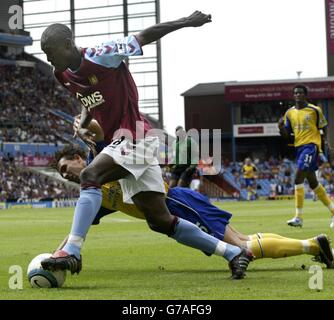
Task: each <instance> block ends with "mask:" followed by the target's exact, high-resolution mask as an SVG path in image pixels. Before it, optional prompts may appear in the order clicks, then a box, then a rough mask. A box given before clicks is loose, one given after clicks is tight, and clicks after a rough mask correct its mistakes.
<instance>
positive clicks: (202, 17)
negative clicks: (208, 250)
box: [186, 11, 212, 27]
mask: <svg viewBox="0 0 334 320" xmlns="http://www.w3.org/2000/svg"><path fill="white" fill-rule="evenodd" d="M208 22H212V20H211V14H204V13H202V12H201V11H195V12H194V13H192V14H191V15H190V16H189V17H187V18H186V25H187V26H189V27H200V26H202V25H203V24H205V23H208Z"/></svg>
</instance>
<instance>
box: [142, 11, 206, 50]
mask: <svg viewBox="0 0 334 320" xmlns="http://www.w3.org/2000/svg"><path fill="white" fill-rule="evenodd" d="M208 22H211V14H204V13H202V12H200V11H195V12H194V13H193V14H191V15H190V16H189V17H185V18H181V19H178V20H175V21H169V22H163V23H158V24H156V25H154V26H151V27H149V28H147V29H145V30H143V31H141V32H140V33H138V34H136V38H137V40H138V42H139V43H140V45H141V46H144V45H146V44H149V43H151V42H154V41H157V40H159V39H160V38H162V37H163V36H165V35H166V34H168V33H170V32H173V31H176V30H178V29H181V28H185V27H200V26H202V25H203V24H206V23H208Z"/></svg>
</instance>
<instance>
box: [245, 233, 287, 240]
mask: <svg viewBox="0 0 334 320" xmlns="http://www.w3.org/2000/svg"><path fill="white" fill-rule="evenodd" d="M248 238H249V240H256V239H265V238H272V239H288V238H286V237H282V236H280V235H279V234H275V233H255V234H251V235H249V236H248Z"/></svg>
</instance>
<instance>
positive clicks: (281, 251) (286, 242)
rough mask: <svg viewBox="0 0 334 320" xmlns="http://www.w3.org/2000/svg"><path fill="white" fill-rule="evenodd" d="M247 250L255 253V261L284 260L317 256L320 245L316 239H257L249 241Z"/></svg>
mask: <svg viewBox="0 0 334 320" xmlns="http://www.w3.org/2000/svg"><path fill="white" fill-rule="evenodd" d="M247 248H248V249H250V250H251V251H252V252H253V255H254V256H255V259H261V258H284V257H290V256H296V255H300V254H304V253H306V254H310V255H317V254H318V253H319V245H318V243H317V242H316V241H315V240H314V239H307V240H297V239H289V238H286V239H273V238H265V239H256V240H251V241H247Z"/></svg>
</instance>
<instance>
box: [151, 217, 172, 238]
mask: <svg viewBox="0 0 334 320" xmlns="http://www.w3.org/2000/svg"><path fill="white" fill-rule="evenodd" d="M146 221H147V224H148V226H149V228H150V229H151V230H152V231H155V232H159V233H163V234H167V235H168V234H169V233H170V229H171V224H172V222H171V221H165V220H162V219H160V220H156V219H155V220H150V219H146Z"/></svg>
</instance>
